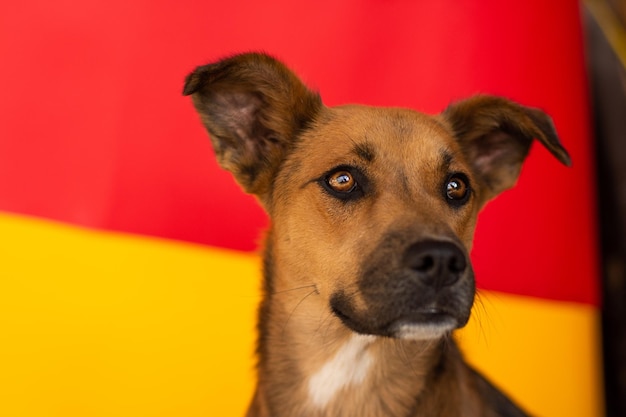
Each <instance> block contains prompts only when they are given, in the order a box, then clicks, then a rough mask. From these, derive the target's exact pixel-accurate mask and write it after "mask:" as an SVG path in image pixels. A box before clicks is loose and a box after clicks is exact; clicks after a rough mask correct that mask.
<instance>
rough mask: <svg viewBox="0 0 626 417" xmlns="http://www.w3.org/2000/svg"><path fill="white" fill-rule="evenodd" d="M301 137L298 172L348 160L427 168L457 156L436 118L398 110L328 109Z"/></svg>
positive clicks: (349, 107)
mask: <svg viewBox="0 0 626 417" xmlns="http://www.w3.org/2000/svg"><path fill="white" fill-rule="evenodd" d="M305 136H306V137H304V138H303V140H302V142H301V146H302V147H303V148H304V149H303V150H304V152H302V153H301V154H302V155H306V159H305V160H303V161H302V168H304V169H306V167H307V166H311V167H327V168H332V167H333V166H334V165H339V164H350V162H351V161H353V160H355V161H356V160H358V161H360V162H362V163H373V162H374V161H376V162H377V163H382V164H392V165H393V166H396V167H397V166H399V165H406V164H409V165H417V164H419V165H421V166H425V167H428V165H430V164H433V165H438V161H441V160H442V159H444V160H445V159H446V158H450V157H452V156H454V155H457V154H459V153H460V149H459V146H458V144H457V143H456V141H455V140H454V138H453V136H452V133H451V131H450V129H449V128H448V127H447V126H446V125H445V124H444V122H442V120H440V119H439V118H438V117H436V116H430V115H426V114H423V113H419V112H416V111H413V110H410V109H402V108H377V107H368V106H359V105H349V106H341V107H334V108H328V109H326V110H325V111H324V112H323V114H322V115H321V116H320V118H319V120H318V121H317V123H316V125H315V128H314V129H311V130H310V131H309V132H307V133H306V134H305ZM433 168H435V166H433Z"/></svg>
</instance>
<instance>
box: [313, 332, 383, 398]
mask: <svg viewBox="0 0 626 417" xmlns="http://www.w3.org/2000/svg"><path fill="white" fill-rule="evenodd" d="M373 339H374V337H373V336H362V335H353V336H351V338H350V339H349V340H348V341H347V342H346V343H345V344H344V345H343V346H342V347H340V348H339V350H338V351H337V352H336V353H335V354H334V356H332V357H331V358H330V359H329V360H328V361H326V362H325V363H324V365H323V366H322V367H321V368H320V369H319V370H318V371H317V372H316V373H314V374H313V375H312V376H311V377H310V378H309V379H308V396H309V401H310V402H311V404H312V405H313V406H314V407H316V408H318V409H319V410H324V409H325V408H326V407H327V406H328V405H329V404H330V403H331V402H332V401H333V400H334V399H335V398H336V397H337V396H338V395H339V394H340V393H341V391H342V390H343V389H344V388H348V387H354V386H358V385H361V384H363V383H364V382H365V380H366V379H367V377H368V374H369V372H370V369H371V367H372V365H373V362H374V357H373V355H372V354H371V353H370V352H368V347H369V345H370V344H371V342H372V341H373Z"/></svg>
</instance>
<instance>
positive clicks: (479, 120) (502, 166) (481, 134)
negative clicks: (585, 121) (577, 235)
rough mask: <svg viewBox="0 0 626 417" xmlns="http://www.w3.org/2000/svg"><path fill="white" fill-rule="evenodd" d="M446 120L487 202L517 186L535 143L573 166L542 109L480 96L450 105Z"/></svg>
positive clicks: (446, 111)
mask: <svg viewBox="0 0 626 417" xmlns="http://www.w3.org/2000/svg"><path fill="white" fill-rule="evenodd" d="M442 115H443V117H444V118H445V119H446V120H448V122H449V123H450V125H451V127H452V130H453V131H454V134H455V136H456V138H457V140H458V141H459V143H460V144H461V148H462V150H463V153H464V154H465V156H466V158H467V161H468V162H469V163H470V164H472V165H473V168H474V173H475V174H476V176H477V178H478V180H479V181H480V182H481V183H482V184H481V185H482V188H483V189H484V190H485V194H484V195H483V196H482V197H481V201H482V203H485V202H486V201H488V200H489V199H491V198H493V197H495V196H496V195H497V194H498V193H500V192H502V191H504V190H506V189H508V188H511V187H512V186H513V185H515V182H516V181H517V177H518V176H519V173H520V170H521V168H522V163H523V162H524V159H525V158H526V155H528V151H529V150H530V145H531V143H532V141H533V139H537V140H538V141H539V142H541V143H542V144H543V145H544V146H545V147H546V148H547V149H548V150H549V151H550V152H551V153H552V154H553V155H554V156H555V157H556V158H557V159H558V160H559V161H561V162H562V163H563V164H565V165H567V166H570V165H571V160H570V157H569V155H568V153H567V151H566V150H565V148H563V146H562V145H561V143H560V142H559V138H558V136H557V134H556V131H555V129H554V125H553V124H552V120H551V119H550V117H549V116H548V115H547V114H545V113H544V112H543V111H541V110H538V109H534V108H529V107H524V106H521V105H519V104H516V103H514V102H512V101H509V100H507V99H504V98H501V97H493V96H475V97H472V98H469V99H467V100H463V101H460V102H457V103H454V104H452V105H450V106H449V107H448V108H447V109H446V110H445V111H444V112H443V114H442Z"/></svg>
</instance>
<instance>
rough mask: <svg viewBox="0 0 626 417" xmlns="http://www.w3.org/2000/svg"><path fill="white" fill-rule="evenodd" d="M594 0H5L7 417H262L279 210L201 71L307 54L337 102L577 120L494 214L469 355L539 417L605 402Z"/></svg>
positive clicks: (483, 222)
mask: <svg viewBox="0 0 626 417" xmlns="http://www.w3.org/2000/svg"><path fill="white" fill-rule="evenodd" d="M579 13H580V11H579V6H578V4H577V2H572V1H569V0H555V1H551V2H545V1H539V0H529V1H524V2H502V1H496V0H486V1H485V0H481V1H479V0H460V1H458V0H438V1H419V2H418V1H408V0H391V1H380V0H363V1H353V0H348V1H341V2H337V1H332V0H318V1H315V2H293V1H288V0H281V1H273V2H267V3H264V2H247V1H243V0H232V1H228V2H219V3H218V2H211V1H203V2H194V1H176V2H174V1H171V0H160V1H130V2H129V1H125V0H124V1H122V0H107V1H103V0H91V1H84V2H77V1H56V2H49V1H42V0H32V1H28V0H27V1H23V2H8V3H7V4H4V5H3V6H2V7H1V8H0V56H2V65H1V66H0V92H1V95H0V178H1V179H2V180H1V181H0V415H3V416H5V415H6V416H133V417H141V416H183V415H184V416H203V415H233V416H236V415H242V414H243V413H244V410H245V408H246V406H247V403H248V401H249V398H250V396H251V392H252V389H253V385H254V372H253V366H254V358H253V348H254V338H255V335H254V325H255V323H254V320H255V309H256V304H257V302H258V299H259V291H258V288H259V280H260V262H259V261H260V259H259V257H258V255H257V253H256V252H255V248H257V246H258V241H259V237H260V236H261V234H262V233H261V232H262V230H263V229H264V228H265V227H266V226H267V219H266V217H265V215H264V214H263V212H262V211H261V209H260V208H259V207H258V206H257V204H256V202H255V201H254V199H253V198H252V197H250V196H246V195H244V194H243V193H242V192H241V191H240V190H239V188H238V187H237V186H236V185H235V184H234V181H233V180H232V179H231V177H230V176H229V175H228V174H227V173H225V172H223V171H221V170H220V169H219V168H218V167H217V165H216V163H215V161H214V159H213V156H212V151H211V149H210V144H209V141H208V139H207V136H206V133H205V132H204V130H203V128H202V126H201V124H200V123H199V120H198V117H197V115H196V114H195V112H194V111H193V109H192V106H191V103H190V100H189V99H188V98H185V97H182V96H181V90H182V84H183V79H184V76H185V75H186V74H187V73H188V72H189V71H191V70H192V69H193V68H194V67H195V66H197V65H200V64H204V63H207V62H210V61H212V60H215V59H218V58H220V57H223V56H226V55H230V54H233V53H237V52H243V51H250V50H254V51H266V52H269V53H271V54H273V55H275V56H277V57H278V58H280V59H283V60H284V61H285V62H286V63H287V64H288V65H289V66H290V67H292V68H293V69H294V70H295V71H296V72H297V73H298V74H300V75H301V77H302V78H303V79H304V80H305V82H307V83H308V85H309V86H311V87H312V88H314V89H316V90H318V91H319V92H320V94H321V95H322V98H323V100H324V102H325V103H326V104H327V105H335V104H342V103H350V102H358V103H365V104H371V105H382V106H406V107H411V108H415V109H418V110H421V111H425V112H432V113H435V112H439V111H441V110H442V109H444V108H445V106H446V105H447V104H448V103H449V102H450V101H452V100H456V99H460V98H464V97H466V96H469V95H472V94H475V93H490V94H498V95H503V96H506V97H509V98H511V99H514V100H517V101H519V102H520V103H522V104H525V105H530V106H533V107H539V108H542V109H544V110H545V111H547V112H548V113H549V114H550V115H551V116H552V117H553V119H554V122H555V125H556V127H557V130H558V131H559V134H560V136H561V139H562V142H563V143H564V145H565V147H566V148H567V149H568V150H569V152H570V154H571V155H572V159H573V161H574V162H573V163H574V165H573V168H566V167H564V166H562V165H561V164H559V163H558V162H557V161H556V160H555V159H554V158H553V157H552V156H551V155H550V154H549V153H548V152H547V151H546V150H545V149H543V148H541V147H540V146H536V147H534V148H533V149H532V151H531V154H530V156H529V159H528V162H527V164H526V165H525V167H524V169H523V172H522V175H521V177H520V180H519V184H518V186H517V187H516V188H515V189H513V190H511V191H507V192H505V193H504V194H503V195H502V196H500V197H499V198H498V199H497V200H495V201H494V202H492V203H491V204H490V205H488V206H487V208H486V209H485V210H484V212H483V213H482V214H481V216H480V219H479V225H478V229H477V235H476V243H475V247H474V250H473V253H472V257H473V260H474V263H475V269H476V274H477V283H478V286H479V288H480V293H481V297H480V300H481V302H480V303H479V304H477V306H476V308H475V309H474V310H475V311H474V319H473V320H472V322H471V323H470V325H469V326H468V328H467V329H465V330H463V331H462V332H461V333H460V334H459V336H458V337H459V340H460V342H461V344H462V345H463V346H464V347H465V349H466V352H467V355H468V358H469V360H470V361H471V362H472V363H475V364H476V366H477V367H478V368H479V369H481V370H483V371H484V372H485V373H486V374H487V375H489V376H490V377H491V378H492V379H493V380H494V381H495V382H496V383H497V384H498V385H500V386H501V387H503V388H504V389H505V390H506V391H507V392H509V393H510V394H511V396H512V397H513V398H515V399H516V400H517V401H518V402H519V403H521V404H522V405H523V406H524V407H526V408H527V409H528V410H530V411H531V412H532V413H534V414H537V415H545V416H567V417H575V416H581V417H583V416H584V417H588V416H599V415H601V414H602V386H601V374H600V368H601V365H600V360H599V354H598V352H599V347H598V343H599V339H598V332H599V328H598V311H599V305H600V300H599V295H598V282H597V280H598V264H597V242H596V231H595V227H594V226H595V225H594V223H595V211H594V210H595V206H594V201H595V194H594V192H595V191H594V189H593V183H594V177H593V166H592V165H591V161H592V157H591V149H592V146H591V138H590V133H589V132H590V131H589V116H588V113H589V109H588V96H587V91H586V74H585V66H584V57H583V52H582V51H583V49H582V34H581V24H580V16H579Z"/></svg>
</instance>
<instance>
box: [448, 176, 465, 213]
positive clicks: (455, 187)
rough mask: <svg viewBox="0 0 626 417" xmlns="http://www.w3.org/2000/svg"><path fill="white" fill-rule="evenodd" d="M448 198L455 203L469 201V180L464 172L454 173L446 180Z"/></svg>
mask: <svg viewBox="0 0 626 417" xmlns="http://www.w3.org/2000/svg"><path fill="white" fill-rule="evenodd" d="M445 191H446V198H447V199H448V202H449V203H451V204H454V205H461V204H464V203H465V202H467V200H468V199H469V195H470V187H469V181H468V179H467V177H466V176H465V175H464V174H460V173H459V174H453V175H451V176H450V178H448V181H446V190H445Z"/></svg>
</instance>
